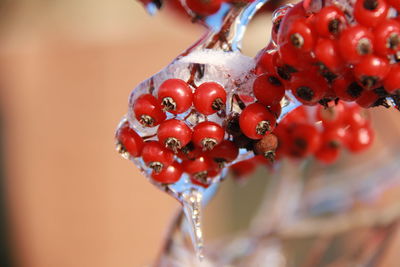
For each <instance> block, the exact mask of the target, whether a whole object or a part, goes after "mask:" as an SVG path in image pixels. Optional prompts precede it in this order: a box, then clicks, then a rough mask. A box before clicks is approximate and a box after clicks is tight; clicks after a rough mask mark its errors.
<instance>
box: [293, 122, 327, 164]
mask: <svg viewBox="0 0 400 267" xmlns="http://www.w3.org/2000/svg"><path fill="white" fill-rule="evenodd" d="M288 131H289V132H288V133H289V135H290V136H289V143H288V147H287V149H288V151H287V153H288V155H289V156H291V157H294V158H304V157H307V156H309V155H311V154H313V153H314V152H315V151H316V150H317V149H318V147H319V145H320V134H319V132H318V130H317V129H316V128H315V127H314V126H313V125H310V124H307V123H298V124H296V125H293V127H290V128H289V129H288Z"/></svg>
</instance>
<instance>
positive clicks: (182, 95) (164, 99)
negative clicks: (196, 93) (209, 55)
mask: <svg viewBox="0 0 400 267" xmlns="http://www.w3.org/2000/svg"><path fill="white" fill-rule="evenodd" d="M158 100H159V101H160V102H161V106H162V107H163V108H164V110H166V111H168V112H171V113H172V114H180V113H183V112H185V111H186V110H188V109H189V108H190V106H191V105H192V100H193V93H192V89H191V88H190V87H189V85H188V84H187V83H186V82H185V81H182V80H180V79H168V80H166V81H164V82H163V83H162V84H161V85H160V87H159V88H158Z"/></svg>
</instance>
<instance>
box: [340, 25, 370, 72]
mask: <svg viewBox="0 0 400 267" xmlns="http://www.w3.org/2000/svg"><path fill="white" fill-rule="evenodd" d="M339 50H340V54H341V55H342V58H343V59H345V60H346V61H347V63H349V64H355V63H358V62H360V61H361V59H362V58H363V57H364V56H365V55H368V54H371V53H372V51H373V34H372V33H371V32H370V31H369V30H368V29H367V28H365V27H363V26H361V25H354V26H351V27H348V28H346V29H345V30H343V32H342V33H341V35H340V39H339Z"/></svg>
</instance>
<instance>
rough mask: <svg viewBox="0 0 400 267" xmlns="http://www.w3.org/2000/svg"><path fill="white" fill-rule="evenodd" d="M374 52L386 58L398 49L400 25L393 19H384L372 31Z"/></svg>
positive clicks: (399, 47)
mask: <svg viewBox="0 0 400 267" xmlns="http://www.w3.org/2000/svg"><path fill="white" fill-rule="evenodd" d="M374 35H375V39H374V50H375V52H376V53H377V54H379V55H380V56H383V57H386V56H388V55H391V54H394V53H396V52H397V51H399V49H400V23H399V22H397V21H396V20H394V19H386V20H384V21H383V22H382V23H380V24H379V25H378V26H377V27H376V28H375V29H374Z"/></svg>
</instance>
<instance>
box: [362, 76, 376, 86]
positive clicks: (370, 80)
mask: <svg viewBox="0 0 400 267" xmlns="http://www.w3.org/2000/svg"><path fill="white" fill-rule="evenodd" d="M378 80H379V78H378V77H375V76H363V77H361V84H362V85H364V87H365V88H367V89H370V88H372V87H374V86H375V85H376V83H377V82H378Z"/></svg>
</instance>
